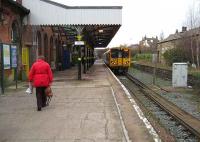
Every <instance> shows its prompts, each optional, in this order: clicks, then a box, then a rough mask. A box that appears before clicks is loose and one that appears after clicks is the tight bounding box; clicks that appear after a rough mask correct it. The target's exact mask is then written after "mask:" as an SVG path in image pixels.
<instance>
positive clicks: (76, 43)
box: [74, 41, 85, 45]
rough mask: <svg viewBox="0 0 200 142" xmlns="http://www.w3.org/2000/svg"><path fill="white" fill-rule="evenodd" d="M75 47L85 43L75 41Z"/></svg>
mask: <svg viewBox="0 0 200 142" xmlns="http://www.w3.org/2000/svg"><path fill="white" fill-rule="evenodd" d="M74 44H75V45H85V43H84V41H75V43H74Z"/></svg>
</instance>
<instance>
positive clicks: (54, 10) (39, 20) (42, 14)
mask: <svg viewBox="0 0 200 142" xmlns="http://www.w3.org/2000/svg"><path fill="white" fill-rule="evenodd" d="M23 6H25V7H26V8H28V9H30V11H31V13H30V15H29V24H31V25H100V24H104V25H121V24H122V7H121V6H66V5H63V4H60V3H56V2H53V1H50V0H23Z"/></svg>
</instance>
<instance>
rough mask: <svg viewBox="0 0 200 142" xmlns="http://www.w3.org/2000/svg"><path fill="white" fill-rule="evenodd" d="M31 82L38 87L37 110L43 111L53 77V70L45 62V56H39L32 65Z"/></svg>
mask: <svg viewBox="0 0 200 142" xmlns="http://www.w3.org/2000/svg"><path fill="white" fill-rule="evenodd" d="M29 81H30V82H32V84H33V86H34V87H36V98H37V109H38V111H41V109H42V107H45V106H46V100H47V98H46V95H45V89H46V87H48V86H49V85H51V83H52V81H53V75H52V71H51V68H50V66H49V64H48V63H47V62H45V61H44V56H39V57H38V59H37V61H36V62H35V63H34V64H33V65H32V67H31V70H30V72H29Z"/></svg>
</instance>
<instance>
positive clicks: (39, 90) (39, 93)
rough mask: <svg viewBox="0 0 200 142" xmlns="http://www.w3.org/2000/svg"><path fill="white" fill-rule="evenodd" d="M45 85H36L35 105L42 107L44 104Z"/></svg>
mask: <svg viewBox="0 0 200 142" xmlns="http://www.w3.org/2000/svg"><path fill="white" fill-rule="evenodd" d="M45 89H46V87H36V98H37V107H38V108H42V107H45V106H46V101H47V97H46V95H45V92H44V91H45Z"/></svg>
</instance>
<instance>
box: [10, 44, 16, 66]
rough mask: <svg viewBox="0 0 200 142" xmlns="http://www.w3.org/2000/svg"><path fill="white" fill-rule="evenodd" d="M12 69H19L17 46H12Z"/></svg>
mask: <svg viewBox="0 0 200 142" xmlns="http://www.w3.org/2000/svg"><path fill="white" fill-rule="evenodd" d="M11 67H12V68H16V67H17V46H16V45H11Z"/></svg>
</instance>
